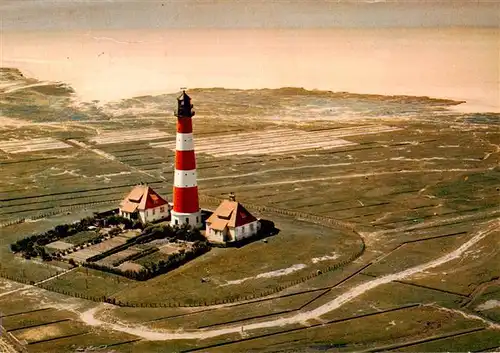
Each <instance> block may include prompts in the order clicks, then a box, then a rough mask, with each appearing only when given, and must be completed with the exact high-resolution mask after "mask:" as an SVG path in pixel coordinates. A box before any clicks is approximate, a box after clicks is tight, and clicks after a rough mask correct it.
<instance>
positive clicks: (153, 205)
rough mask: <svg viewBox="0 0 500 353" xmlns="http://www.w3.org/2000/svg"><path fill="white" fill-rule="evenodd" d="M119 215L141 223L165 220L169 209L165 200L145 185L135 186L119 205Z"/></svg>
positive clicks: (168, 214)
mask: <svg viewBox="0 0 500 353" xmlns="http://www.w3.org/2000/svg"><path fill="white" fill-rule="evenodd" d="M119 214H120V216H122V217H125V218H128V219H138V220H140V221H141V222H142V223H147V222H152V221H158V220H161V219H167V218H168V217H169V216H170V208H169V204H168V202H167V200H165V199H164V198H163V197H161V196H160V195H159V194H158V193H157V192H156V191H154V190H153V189H152V188H151V187H150V186H147V185H136V186H135V187H134V188H133V189H132V191H130V193H129V194H128V195H127V197H125V198H124V199H123V201H122V202H121V203H120V207H119Z"/></svg>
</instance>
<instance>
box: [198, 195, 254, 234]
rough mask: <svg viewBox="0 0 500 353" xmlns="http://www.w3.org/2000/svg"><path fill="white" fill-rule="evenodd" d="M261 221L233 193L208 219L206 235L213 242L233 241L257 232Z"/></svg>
mask: <svg viewBox="0 0 500 353" xmlns="http://www.w3.org/2000/svg"><path fill="white" fill-rule="evenodd" d="M259 229H260V222H259V220H258V219H257V218H255V217H254V216H253V215H252V214H251V213H250V212H248V211H247V209H246V208H245V207H243V205H241V204H240V203H239V202H236V199H235V197H234V195H233V194H231V195H230V197H229V200H224V201H222V203H221V204H220V205H219V207H217V209H216V210H215V211H214V213H213V214H212V215H211V216H210V217H209V218H208V219H207V221H206V229H205V237H206V238H207V239H208V241H210V242H213V243H231V242H237V241H240V240H242V239H245V238H249V237H252V236H254V235H256V234H257V232H258V231H259Z"/></svg>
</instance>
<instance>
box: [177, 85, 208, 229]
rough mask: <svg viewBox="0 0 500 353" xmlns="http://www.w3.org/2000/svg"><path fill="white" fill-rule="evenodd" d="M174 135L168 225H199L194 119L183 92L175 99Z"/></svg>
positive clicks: (189, 103)
mask: <svg viewBox="0 0 500 353" xmlns="http://www.w3.org/2000/svg"><path fill="white" fill-rule="evenodd" d="M175 116H176V117H177V135H176V142H175V174H174V196H173V202H174V209H173V210H172V213H171V224H172V225H173V226H179V225H182V224H189V225H191V226H194V227H200V226H201V212H200V205H199V201H198V184H197V183H196V157H195V154H194V144H193V122H192V119H191V118H192V117H193V116H194V111H193V105H192V104H191V98H190V97H189V96H188V95H187V94H186V92H185V91H182V94H181V95H180V96H179V98H177V110H176V112H175Z"/></svg>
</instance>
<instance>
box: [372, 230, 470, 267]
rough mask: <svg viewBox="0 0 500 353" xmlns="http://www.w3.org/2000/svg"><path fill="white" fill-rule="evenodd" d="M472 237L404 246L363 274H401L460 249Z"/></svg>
mask: <svg viewBox="0 0 500 353" xmlns="http://www.w3.org/2000/svg"><path fill="white" fill-rule="evenodd" d="M470 237H471V236H470V235H468V234H460V235H456V236H450V237H444V238H437V239H430V240H425V241H420V242H415V243H408V244H404V245H402V246H401V247H400V248H398V249H396V250H395V251H393V252H392V253H391V254H390V255H388V256H387V257H385V258H383V259H382V260H380V261H379V262H377V263H375V264H373V265H372V266H370V267H369V268H368V269H366V270H365V271H363V272H364V273H366V274H369V275H373V276H383V275H385V274H389V273H396V272H400V271H403V270H405V269H408V268H411V267H414V266H417V265H420V264H423V263H426V262H428V261H431V260H434V259H437V258H439V257H440V256H442V255H443V254H445V253H448V252H449V251H451V250H453V249H455V248H458V247H459V246H460V245H461V244H462V243H464V242H465V241H466V240H468V239H469V238H470Z"/></svg>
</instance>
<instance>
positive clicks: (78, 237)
mask: <svg viewBox="0 0 500 353" xmlns="http://www.w3.org/2000/svg"><path fill="white" fill-rule="evenodd" d="M98 236H99V234H98V233H97V232H96V231H90V230H87V231H84V232H79V233H76V234H73V235H71V236H69V237H66V238H63V239H62V240H63V241H64V242H66V243H70V244H73V245H80V244H83V243H87V242H89V241H91V240H92V239H94V238H96V237H98Z"/></svg>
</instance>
